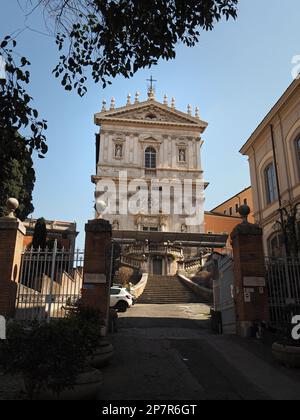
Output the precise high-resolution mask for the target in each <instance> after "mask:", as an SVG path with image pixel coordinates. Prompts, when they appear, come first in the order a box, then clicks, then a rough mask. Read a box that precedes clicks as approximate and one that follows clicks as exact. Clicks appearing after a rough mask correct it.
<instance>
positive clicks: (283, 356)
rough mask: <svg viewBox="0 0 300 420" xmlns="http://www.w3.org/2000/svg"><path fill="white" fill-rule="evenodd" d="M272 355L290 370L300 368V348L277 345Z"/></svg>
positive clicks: (273, 348)
mask: <svg viewBox="0 0 300 420" xmlns="http://www.w3.org/2000/svg"><path fill="white" fill-rule="evenodd" d="M272 353H273V356H274V358H275V360H277V361H278V362H280V363H281V364H283V365H284V366H286V367H289V368H300V347H292V346H286V345H283V344H279V343H275V344H273V346H272Z"/></svg>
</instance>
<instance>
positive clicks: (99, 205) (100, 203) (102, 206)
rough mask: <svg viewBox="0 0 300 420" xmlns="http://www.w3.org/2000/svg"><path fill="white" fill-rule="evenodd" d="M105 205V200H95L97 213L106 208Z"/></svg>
mask: <svg viewBox="0 0 300 420" xmlns="http://www.w3.org/2000/svg"><path fill="white" fill-rule="evenodd" d="M106 207H107V205H106V203H105V201H98V202H97V211H98V212H99V213H103V212H104V211H105V210H106Z"/></svg>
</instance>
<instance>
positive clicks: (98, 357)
mask: <svg viewBox="0 0 300 420" xmlns="http://www.w3.org/2000/svg"><path fill="white" fill-rule="evenodd" d="M113 355H114V348H113V346H112V344H111V343H110V342H109V341H108V340H105V339H104V340H101V343H100V344H99V346H98V348H97V350H96V352H95V353H94V355H93V356H92V357H90V359H89V364H90V365H91V366H92V367H93V368H95V369H100V368H102V367H104V366H107V365H108V364H109V363H110V361H111V359H112V358H113Z"/></svg>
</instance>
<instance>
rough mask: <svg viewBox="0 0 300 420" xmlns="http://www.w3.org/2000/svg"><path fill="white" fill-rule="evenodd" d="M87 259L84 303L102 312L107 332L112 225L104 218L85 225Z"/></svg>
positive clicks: (85, 264)
mask: <svg viewBox="0 0 300 420" xmlns="http://www.w3.org/2000/svg"><path fill="white" fill-rule="evenodd" d="M85 232H86V238H85V257H84V258H85V260H84V284H83V292H82V303H83V305H84V306H88V307H91V308H93V309H96V310H98V311H99V312H100V314H101V317H102V319H103V321H104V327H105V328H104V330H105V331H104V334H106V333H107V327H108V315H109V303H110V286H111V285H110V270H111V250H112V240H111V237H112V227H111V224H110V223H109V222H107V221H106V220H103V219H98V220H91V221H89V222H88V223H87V224H86V226H85Z"/></svg>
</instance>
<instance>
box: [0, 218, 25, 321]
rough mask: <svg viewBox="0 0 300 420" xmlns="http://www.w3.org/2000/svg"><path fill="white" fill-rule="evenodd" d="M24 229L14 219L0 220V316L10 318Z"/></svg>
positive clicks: (13, 303)
mask: <svg viewBox="0 0 300 420" xmlns="http://www.w3.org/2000/svg"><path fill="white" fill-rule="evenodd" d="M25 234H26V228H25V226H24V225H23V223H22V222H20V221H19V220H18V219H16V218H11V217H3V218H0V267H1V271H0V315H2V316H5V317H12V316H13V315H14V311H15V303H16V294H17V283H18V281H19V274H20V266H21V258H22V251H23V242H24V236H25Z"/></svg>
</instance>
